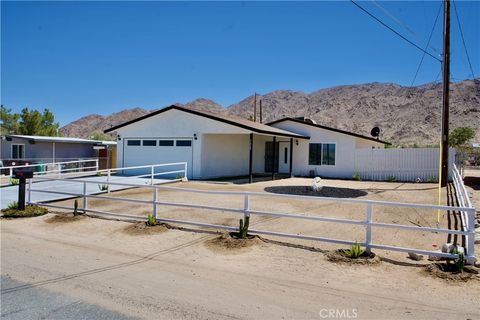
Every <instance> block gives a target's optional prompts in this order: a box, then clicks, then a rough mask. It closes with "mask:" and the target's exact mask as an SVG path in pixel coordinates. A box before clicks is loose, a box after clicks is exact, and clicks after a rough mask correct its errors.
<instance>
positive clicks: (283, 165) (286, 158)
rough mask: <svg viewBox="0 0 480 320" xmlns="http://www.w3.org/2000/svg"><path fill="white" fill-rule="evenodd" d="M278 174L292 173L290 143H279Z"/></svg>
mask: <svg viewBox="0 0 480 320" xmlns="http://www.w3.org/2000/svg"><path fill="white" fill-rule="evenodd" d="M278 149H279V150H278V172H279V173H289V172H290V142H279V148H278Z"/></svg>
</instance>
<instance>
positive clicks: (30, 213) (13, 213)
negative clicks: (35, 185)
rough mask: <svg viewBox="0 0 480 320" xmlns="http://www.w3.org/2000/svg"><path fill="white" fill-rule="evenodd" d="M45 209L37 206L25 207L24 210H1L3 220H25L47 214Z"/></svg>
mask: <svg viewBox="0 0 480 320" xmlns="http://www.w3.org/2000/svg"><path fill="white" fill-rule="evenodd" d="M47 213H48V210H47V208H43V207H39V206H26V207H25V210H17V209H5V210H2V214H3V217H4V218H27V217H38V216H43V215H44V214H47Z"/></svg>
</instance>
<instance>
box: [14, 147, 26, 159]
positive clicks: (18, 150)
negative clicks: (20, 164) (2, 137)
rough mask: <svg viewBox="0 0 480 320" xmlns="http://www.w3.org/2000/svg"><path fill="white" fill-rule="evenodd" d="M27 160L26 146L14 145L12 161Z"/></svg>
mask: <svg viewBox="0 0 480 320" xmlns="http://www.w3.org/2000/svg"><path fill="white" fill-rule="evenodd" d="M23 158H25V145H24V144H12V159H23Z"/></svg>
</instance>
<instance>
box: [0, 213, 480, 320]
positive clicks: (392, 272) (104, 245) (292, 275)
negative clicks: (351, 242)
mask: <svg viewBox="0 0 480 320" xmlns="http://www.w3.org/2000/svg"><path fill="white" fill-rule="evenodd" d="M50 219H51V215H48V216H43V217H38V218H32V219H28V220H2V222H1V240H2V243H1V249H2V250H1V267H2V270H1V274H2V277H9V278H10V279H13V280H14V281H18V282H21V283H24V285H21V286H11V287H2V300H3V301H7V297H9V299H11V297H12V296H13V297H15V296H18V297H21V296H22V294H24V292H25V291H27V290H33V289H39V288H41V289H46V290H49V291H51V292H54V293H58V294H62V295H65V296H68V297H70V298H71V299H74V300H75V301H80V302H82V303H85V304H89V305H90V304H95V305H98V307H99V308H102V309H105V310H110V311H111V312H114V313H116V314H121V315H123V316H125V317H135V318H142V319H227V318H234V319H323V318H328V317H326V315H327V316H328V312H330V310H334V312H343V315H347V314H349V315H350V316H351V317H352V316H353V315H356V316H357V318H358V319H405V318H409V319H412V318H416V319H467V318H471V319H478V318H480V309H479V308H478V306H479V304H480V298H479V297H480V281H477V280H474V281H473V282H472V281H470V282H467V283H463V282H462V283H458V282H455V283H448V282H446V281H445V280H442V279H438V278H433V277H432V276H430V275H427V274H426V273H425V272H424V271H422V270H423V269H422V268H421V267H419V266H418V265H416V264H415V263H410V264H404V263H398V264H396V263H389V262H385V261H384V262H381V263H379V264H376V265H370V266H365V265H358V266H353V265H344V264H336V263H332V262H330V261H328V260H327V259H326V257H325V255H324V254H323V253H321V252H318V251H316V250H308V248H300V247H292V246H289V245H287V244H281V243H276V244H274V243H263V242H262V243H261V244H260V245H256V246H253V247H250V248H248V249H242V250H241V251H238V252H235V253H232V252H221V251H214V250H212V249H211V248H208V247H206V246H205V241H206V240H207V239H210V238H212V237H214V236H215V235H212V234H210V233H207V232H199V231H195V232H193V231H188V230H167V231H165V232H160V233H157V234H150V235H135V236H134V235H132V234H129V233H127V232H125V228H129V227H130V226H131V224H129V223H125V222H118V221H107V220H100V219H91V218H85V219H81V220H78V221H74V222H68V223H59V222H53V223H52V222H51V221H52V220H50ZM48 221H50V223H49V222H48ZM319 248H320V247H319ZM320 249H321V248H320ZM25 283H26V284H25ZM2 312H3V308H2ZM2 316H3V314H2ZM7 318H8V317H7Z"/></svg>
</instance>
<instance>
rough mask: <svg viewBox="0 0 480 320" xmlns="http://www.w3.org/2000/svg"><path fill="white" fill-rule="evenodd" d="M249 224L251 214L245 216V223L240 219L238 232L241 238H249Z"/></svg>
mask: <svg viewBox="0 0 480 320" xmlns="http://www.w3.org/2000/svg"><path fill="white" fill-rule="evenodd" d="M249 225H250V216H246V217H245V224H244V223H243V219H240V225H239V228H238V234H239V236H240V238H241V239H246V238H247V235H248V227H249Z"/></svg>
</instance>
